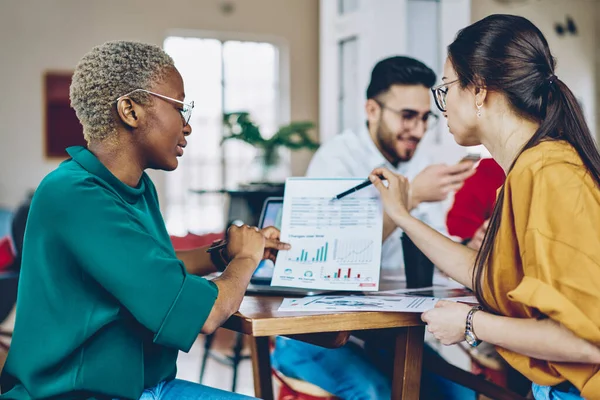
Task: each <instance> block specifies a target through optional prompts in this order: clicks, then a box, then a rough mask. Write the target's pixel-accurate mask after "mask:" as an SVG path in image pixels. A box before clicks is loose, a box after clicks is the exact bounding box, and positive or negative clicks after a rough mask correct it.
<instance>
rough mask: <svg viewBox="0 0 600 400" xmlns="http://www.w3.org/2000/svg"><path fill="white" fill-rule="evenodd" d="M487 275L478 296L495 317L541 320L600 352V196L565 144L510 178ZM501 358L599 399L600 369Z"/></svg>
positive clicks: (545, 150) (521, 163) (543, 150)
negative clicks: (551, 322) (549, 320)
mask: <svg viewBox="0 0 600 400" xmlns="http://www.w3.org/2000/svg"><path fill="white" fill-rule="evenodd" d="M488 272H489V274H491V281H490V282H491V283H490V284H489V285H487V286H486V285H484V293H483V295H484V296H485V298H486V300H488V301H489V302H490V305H492V306H493V307H494V308H495V309H496V311H498V312H499V313H501V314H503V315H506V316H510V317H516V318H532V317H534V318H535V317H540V316H542V315H545V316H547V317H549V318H552V319H553V320H555V321H558V322H560V323H561V324H563V325H564V326H565V327H566V328H568V329H570V330H571V331H572V332H574V333H575V334H577V335H578V336H579V337H581V338H583V339H585V340H587V341H589V342H591V343H593V344H595V345H596V346H600V190H599V189H598V187H597V185H596V183H595V181H594V180H593V178H592V177H591V176H590V174H589V173H588V171H587V170H586V169H585V167H584V165H583V163H582V161H581V159H580V157H579V155H578V154H577V152H576V151H575V149H574V148H573V147H571V145H569V144H568V143H566V142H564V141H546V142H543V143H541V144H539V145H537V146H535V147H534V148H531V149H528V150H526V151H525V152H524V153H523V154H522V155H521V156H520V157H519V158H518V160H517V162H516V163H515V166H514V168H513V170H512V171H511V172H510V173H509V174H508V176H507V179H506V183H505V198H504V204H503V206H502V217H501V223H500V228H499V231H498V234H497V236H496V241H495V244H494V251H493V252H492V255H491V257H490V264H489V269H488ZM556 345H557V346H560V345H561V344H560V343H556ZM498 351H499V353H500V354H501V355H502V357H503V358H504V359H506V361H507V362H508V363H509V364H511V365H512V366H513V367H514V368H515V369H517V370H519V371H520V372H521V373H523V374H524V375H525V376H527V377H528V378H529V379H531V380H532V381H533V382H535V383H537V384H541V385H555V384H558V383H560V382H562V381H565V380H568V381H570V382H571V383H572V384H573V385H575V386H576V387H577V388H578V389H579V390H580V391H581V395H582V396H583V397H585V398H589V399H600V373H599V370H600V365H590V364H574V363H559V362H548V361H543V360H538V359H533V358H530V357H527V356H524V355H521V354H517V353H514V352H511V351H508V350H506V349H502V348H499V349H498Z"/></svg>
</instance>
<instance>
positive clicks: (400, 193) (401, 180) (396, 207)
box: [369, 168, 410, 225]
mask: <svg viewBox="0 0 600 400" xmlns="http://www.w3.org/2000/svg"><path fill="white" fill-rule="evenodd" d="M369 179H370V180H371V182H373V186H375V187H376V188H377V190H378V191H379V193H380V194H381V200H382V202H383V207H384V208H385V211H386V213H387V214H388V215H389V216H390V218H392V220H394V222H395V223H396V224H397V225H400V224H398V220H399V219H402V218H403V217H406V216H409V215H410V213H409V212H408V210H409V207H410V204H409V194H408V192H409V188H410V184H409V182H408V179H406V178H405V177H404V176H402V175H396V174H395V173H393V172H392V171H390V170H389V169H387V168H375V169H374V170H373V172H371V175H369ZM382 179H383V180H386V181H387V182H388V185H387V187H386V186H385V185H384V184H383V181H382Z"/></svg>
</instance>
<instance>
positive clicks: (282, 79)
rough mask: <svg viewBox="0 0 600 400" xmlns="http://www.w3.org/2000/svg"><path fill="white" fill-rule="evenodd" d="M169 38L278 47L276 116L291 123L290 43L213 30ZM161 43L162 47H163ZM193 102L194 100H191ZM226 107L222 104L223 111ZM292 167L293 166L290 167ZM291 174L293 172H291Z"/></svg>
mask: <svg viewBox="0 0 600 400" xmlns="http://www.w3.org/2000/svg"><path fill="white" fill-rule="evenodd" d="M169 37H184V38H198V39H213V40H218V41H220V42H221V43H225V42H227V41H240V42H258V43H269V44H272V45H273V46H275V47H277V50H278V51H277V54H278V74H279V75H278V94H277V100H276V105H277V109H276V115H277V120H276V122H277V125H278V126H281V125H285V124H288V123H289V122H290V110H291V106H290V50H289V44H288V42H287V41H286V40H285V39H283V38H281V37H278V36H272V35H262V34H252V33H239V32H223V31H212V30H197V29H172V30H168V31H166V34H165V35H164V37H163V40H162V43H164V41H165V40H166V39H167V38H169ZM162 43H161V47H162ZM223 87H224V86H223V82H221V88H223ZM190 100H193V99H190ZM223 106H224V105H223V104H222V109H224V107H223ZM231 111H240V110H231ZM223 154H224V153H221V168H223V169H225V168H226V166H225V162H226V160H225V157H224V156H223ZM290 167H291V166H290ZM290 173H291V171H290ZM222 177H223V180H222V182H221V189H229V188H227V187H225V179H226V174H225V173H223V174H222ZM166 179H168V178H167V177H166V176H164V177H163V179H162V183H163V185H160V186H161V187H162V191H161V192H162V193H160V194H161V195H162V196H161V197H162V198H163V199H165V201H163V202H162V204H161V209H162V211H163V213H165V212H166V211H167V208H168V206H169V204H168V201H169V196H168V195H167V188H166V187H167V185H166ZM187 195H189V196H194V195H198V196H200V194H192V193H187V194H186V196H187ZM226 212H227V209H226V207H225V205H224V213H226ZM223 218H224V219H223V220H224V223H225V222H226V221H225V219H226V215H224V216H223Z"/></svg>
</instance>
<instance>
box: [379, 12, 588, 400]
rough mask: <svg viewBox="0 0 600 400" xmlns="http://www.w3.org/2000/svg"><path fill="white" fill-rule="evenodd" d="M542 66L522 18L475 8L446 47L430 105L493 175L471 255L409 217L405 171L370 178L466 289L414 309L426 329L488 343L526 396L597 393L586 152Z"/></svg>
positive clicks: (573, 117)
mask: <svg viewBox="0 0 600 400" xmlns="http://www.w3.org/2000/svg"><path fill="white" fill-rule="evenodd" d="M554 71H555V60H554V58H553V57H552V55H551V53H550V49H549V47H548V43H547V41H546V39H545V38H544V36H543V34H542V33H541V32H540V30H539V29H538V28H537V27H535V25H533V24H532V23H531V22H530V21H528V20H527V19H525V18H522V17H517V16H511V15H492V16H489V17H487V18H485V19H483V20H481V21H478V22H476V23H474V24H472V25H470V26H469V27H467V28H465V29H463V30H462V31H460V32H459V34H458V35H457V37H456V39H455V41H454V42H453V43H452V44H451V45H450V46H449V47H448V60H447V61H446V64H445V67H444V77H443V78H442V80H443V82H444V83H443V84H442V85H440V86H437V87H435V88H433V89H432V90H433V92H434V95H435V100H436V103H437V106H438V107H439V108H440V110H441V111H442V112H443V113H444V115H445V117H446V118H447V120H448V126H449V128H450V131H451V132H452V134H453V135H454V138H455V140H456V142H457V143H459V144H461V145H463V146H472V145H478V144H483V145H484V146H485V147H486V148H487V149H488V150H489V151H490V153H491V154H492V156H493V157H494V159H495V160H496V161H497V162H498V163H499V164H500V166H501V167H502V168H503V169H504V171H506V173H507V178H506V183H505V184H504V186H503V187H502V188H501V190H500V192H499V194H498V200H497V202H496V206H495V209H494V213H493V216H492V218H491V220H490V224H489V228H488V231H487V234H486V236H485V239H484V241H483V245H482V248H481V250H480V251H479V252H476V251H474V250H471V249H469V248H467V247H465V246H462V245H460V244H459V243H455V242H453V241H451V240H449V239H447V238H446V237H443V236H442V235H440V234H439V233H437V232H436V231H434V230H433V229H431V228H429V227H428V226H427V225H425V224H423V223H422V222H420V221H419V220H417V219H415V218H413V217H411V215H410V214H409V212H408V211H407V207H406V205H407V198H408V189H409V184H408V181H407V180H406V178H404V177H402V176H398V175H395V174H393V173H392V172H390V171H389V170H386V169H376V170H374V171H373V174H372V175H371V177H370V179H371V180H372V181H373V183H374V184H375V186H376V187H377V188H378V189H379V191H380V192H381V196H382V200H383V203H384V206H385V209H386V211H387V213H388V214H389V215H390V216H391V217H392V219H393V220H394V221H395V222H396V224H397V225H398V226H399V227H400V228H402V229H403V230H404V231H405V232H406V233H407V234H408V235H409V236H410V238H411V239H412V240H413V242H414V243H415V244H416V245H417V246H419V248H420V249H421V250H422V251H423V252H424V253H425V254H426V255H427V256H428V257H429V258H430V259H431V260H432V261H433V262H434V263H435V264H436V265H437V266H438V267H439V268H440V269H442V270H443V271H444V272H446V273H447V274H448V275H450V276H451V277H453V278H454V279H456V280H457V281H459V282H460V283H462V284H464V285H465V286H468V287H470V288H472V289H473V290H474V291H475V293H476V294H477V296H478V298H479V301H480V304H481V306H482V307H469V306H467V305H464V304H454V303H447V302H440V303H438V305H437V306H436V308H435V309H433V310H430V311H428V312H426V313H424V314H423V317H422V318H423V320H424V321H425V322H426V323H427V329H428V330H429V331H430V332H432V333H433V334H434V335H435V336H436V337H437V338H438V339H440V340H441V341H442V343H444V344H452V343H457V342H460V341H463V340H466V341H467V342H468V343H469V344H470V345H471V346H477V345H478V344H479V343H480V342H481V341H485V342H488V343H491V344H493V345H496V346H497V347H498V351H499V352H500V354H501V355H502V356H503V357H504V358H505V359H506V361H507V362H508V363H510V364H511V365H512V366H513V367H514V368H516V369H517V370H519V371H520V372H521V373H523V374H524V375H525V376H526V377H528V378H529V379H530V380H532V381H533V382H534V385H533V393H534V396H535V398H536V399H580V398H582V397H585V398H589V399H594V398H595V399H600V372H599V370H600V347H599V346H600V290H599V289H600V190H599V188H600V154H599V153H598V150H597V148H596V146H595V143H594V140H593V138H592V136H591V134H590V131H589V128H588V127H587V125H586V123H585V121H584V118H583V114H582V111H581V107H580V106H579V104H578V103H577V101H576V98H575V96H574V95H573V93H572V92H571V90H570V89H569V88H568V87H567V86H566V85H565V84H564V83H563V82H562V81H561V80H560V79H559V78H558V77H557V76H556V75H555V72H554ZM379 177H383V178H385V179H386V180H387V181H388V184H387V186H386V185H384V184H383V182H382V180H381V179H380V178H379Z"/></svg>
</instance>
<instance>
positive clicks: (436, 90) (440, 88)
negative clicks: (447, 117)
mask: <svg viewBox="0 0 600 400" xmlns="http://www.w3.org/2000/svg"><path fill="white" fill-rule="evenodd" d="M456 82H458V79H455V80H453V81H450V82H444V83H442V84H441V85H437V86H434V87H432V88H431V92H432V93H433V99H434V100H435V105H436V106H437V108H438V109H439V110H440V111H441V112H446V96H448V86H450V85H452V84H453V83H456Z"/></svg>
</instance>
